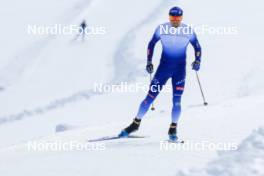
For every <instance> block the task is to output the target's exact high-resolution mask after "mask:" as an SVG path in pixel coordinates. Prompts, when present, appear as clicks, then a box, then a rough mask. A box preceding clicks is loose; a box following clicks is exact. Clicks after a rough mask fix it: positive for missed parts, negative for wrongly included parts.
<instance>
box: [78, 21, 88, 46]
mask: <svg viewBox="0 0 264 176" xmlns="http://www.w3.org/2000/svg"><path fill="white" fill-rule="evenodd" d="M86 27H87V24H86V21H85V20H83V21H82V23H81V24H80V29H79V33H80V34H79V35H81V36H82V41H83V42H84V38H85V35H86V33H85V30H86Z"/></svg>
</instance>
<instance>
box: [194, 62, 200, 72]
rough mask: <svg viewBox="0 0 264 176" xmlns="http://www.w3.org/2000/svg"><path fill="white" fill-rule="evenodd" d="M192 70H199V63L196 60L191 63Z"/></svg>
mask: <svg viewBox="0 0 264 176" xmlns="http://www.w3.org/2000/svg"><path fill="white" fill-rule="evenodd" d="M192 69H193V70H195V71H199V70H200V61H198V60H196V61H194V62H193V63H192Z"/></svg>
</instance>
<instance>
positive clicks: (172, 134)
mask: <svg viewBox="0 0 264 176" xmlns="http://www.w3.org/2000/svg"><path fill="white" fill-rule="evenodd" d="M168 135H169V141H171V142H177V141H178V136H177V123H171V125H170V128H169V132H168Z"/></svg>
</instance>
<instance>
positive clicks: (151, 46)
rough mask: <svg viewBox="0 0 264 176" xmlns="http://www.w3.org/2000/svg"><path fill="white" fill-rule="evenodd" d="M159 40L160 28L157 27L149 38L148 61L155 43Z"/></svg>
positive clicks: (150, 59) (150, 58)
mask: <svg viewBox="0 0 264 176" xmlns="http://www.w3.org/2000/svg"><path fill="white" fill-rule="evenodd" d="M159 40H160V30H159V27H157V28H156V30H155V33H154V34H153V36H152V38H151V40H150V41H149V43H148V51H147V58H148V62H152V56H153V52H154V48H155V45H156V43H157V42H158V41H159Z"/></svg>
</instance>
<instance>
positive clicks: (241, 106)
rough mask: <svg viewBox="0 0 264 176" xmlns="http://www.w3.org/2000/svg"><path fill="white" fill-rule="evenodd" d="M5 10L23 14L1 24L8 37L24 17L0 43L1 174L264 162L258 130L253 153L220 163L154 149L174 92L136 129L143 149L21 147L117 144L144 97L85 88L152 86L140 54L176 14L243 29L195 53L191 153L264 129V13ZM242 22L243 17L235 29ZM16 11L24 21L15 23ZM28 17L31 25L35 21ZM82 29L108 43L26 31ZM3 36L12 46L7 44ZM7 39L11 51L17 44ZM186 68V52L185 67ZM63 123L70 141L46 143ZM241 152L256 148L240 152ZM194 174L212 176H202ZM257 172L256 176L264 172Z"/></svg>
mask: <svg viewBox="0 0 264 176" xmlns="http://www.w3.org/2000/svg"><path fill="white" fill-rule="evenodd" d="M12 3H19V4H18V5H20V8H18V9H13V10H12V11H9V10H3V11H2V13H6V14H10V13H12V14H15V15H14V16H11V15H9V22H8V21H7V22H5V24H6V25H7V26H8V25H9V26H12V25H14V23H11V22H12V21H15V20H16V19H17V18H19V17H20V16H23V18H22V19H21V20H20V21H19V23H17V24H16V25H15V26H17V28H18V29H21V30H18V31H19V32H18V33H16V32H15V31H12V30H13V29H14V27H13V26H12V28H11V29H12V30H11V31H9V30H7V29H6V28H4V30H5V31H4V32H1V34H0V35H1V38H3V40H2V41H1V42H0V45H1V48H5V50H4V52H2V53H1V61H0V64H1V67H0V87H2V89H1V90H0V107H3V108H1V110H0V138H1V142H0V156H1V157H0V174H1V175H12V176H13V175H18V173H19V174H23V175H33V174H35V173H36V172H38V173H40V174H41V175H42V174H43V175H62V174H63V175H76V173H77V175H87V174H88V175H90V174H93V175H106V174H108V175H124V174H126V175H135V174H140V175H175V174H177V173H178V175H206V174H207V175H210V174H211V175H215V174H219V175H221V174H222V173H226V174H229V175H239V173H240V172H236V171H234V170H237V169H240V168H241V167H242V166H243V165H240V164H239V163H238V161H237V160H236V159H235V157H236V156H237V155H242V156H244V155H245V157H246V160H247V161H248V160H249V161H250V160H253V159H254V158H255V155H254V154H252V155H249V156H248V155H247V152H246V150H249V149H251V148H252V150H254V151H255V149H256V152H258V150H260V151H262V152H263V147H261V143H260V145H258V144H259V142H258V141H261V139H262V140H263V135H262V132H261V130H259V132H258V133H257V134H255V135H256V136H257V135H258V136H257V137H256V138H257V139H258V141H257V142H255V141H252V140H251V139H248V140H246V142H245V141H244V142H242V144H241V146H240V147H239V150H238V151H234V152H232V151H230V152H229V153H227V154H224V155H223V156H222V154H221V155H219V156H218V153H217V151H215V150H206V151H185V150H179V151H174V150H171V151H163V150H160V141H163V140H165V139H166V137H167V136H166V133H167V128H168V125H169V122H170V108H171V94H170V93H163V94H161V95H160V96H159V97H158V99H157V101H156V102H155V106H156V108H157V110H156V111H154V112H149V113H148V114H147V116H146V119H145V120H144V121H143V122H142V127H141V130H140V131H139V132H138V133H139V134H142V135H146V136H149V137H148V138H146V139H143V140H142V139H133V140H128V139H122V140H120V141H111V142H107V143H106V150H104V151H70V152H67V151H59V152H32V151H31V152H30V151H28V150H27V142H28V141H44V142H50V141H53V142H54V141H58V140H59V141H66V142H67V141H71V140H77V141H79V142H85V141H86V140H87V139H91V138H96V137H101V136H105V135H114V134H117V133H118V132H119V131H120V129H122V128H123V127H124V126H125V125H127V124H128V123H130V122H131V120H132V118H133V117H134V115H135V113H136V110H137V108H138V105H139V103H140V101H141V100H142V98H143V97H144V96H145V93H144V92H137V93H111V94H98V93H95V92H93V90H92V88H93V83H94V82H102V83H110V84H111V83H119V82H121V81H128V82H130V83H136V82H143V83H145V84H148V81H149V80H148V75H147V74H146V73H145V72H144V67H145V59H146V45H147V42H148V40H149V39H150V37H151V35H152V32H153V30H154V28H155V27H156V26H157V25H158V24H160V23H163V22H165V21H167V11H168V9H169V8H170V7H172V6H173V5H179V6H181V7H182V8H183V9H184V11H185V16H184V21H185V22H186V23H189V24H194V25H199V24H209V25H215V26H221V25H224V26H229V25H230V26H233V25H234V26H237V27H238V29H239V33H238V35H236V36H215V35H200V36H199V39H200V42H201V45H202V47H203V58H202V59H203V61H202V69H201V71H200V76H201V81H202V83H203V86H204V88H205V92H206V97H207V98H208V101H209V106H208V107H201V106H197V105H200V104H201V97H200V93H199V89H198V85H197V82H196V80H195V75H194V73H193V71H191V70H190V69H189V70H188V77H187V85H186V91H185V94H184V98H183V114H182V117H181V121H180V127H179V135H180V136H181V137H183V138H184V139H185V140H186V141H189V142H201V141H210V142H213V143H217V142H227V143H228V142H229V143H237V144H238V143H240V142H241V141H242V140H243V139H244V138H245V137H246V136H248V135H249V134H250V133H251V131H252V130H253V129H256V128H258V127H259V125H261V124H263V122H264V120H263V118H261V114H262V113H261V109H262V106H263V103H264V92H263V88H264V83H263V81H261V80H262V78H261V77H262V75H263V73H264V70H263V67H262V63H263V61H262V60H261V55H260V54H259V53H260V51H261V49H262V48H261V47H262V46H261V43H260V42H261V39H260V36H259V33H260V31H261V29H262V28H263V24H259V23H258V22H259V21H256V20H255V19H257V18H258V17H259V16H261V15H263V12H262V11H261V9H260V8H261V5H263V4H262V2H255V3H250V2H244V3H241V2H240V1H232V2H229V1H226V0H225V1H219V2H212V1H209V0H202V1H199V2H193V1H161V0H151V1H150V0H146V1H144V4H143V5H142V3H143V2H142V1H139V0H136V1H133V2H130V1H121V0H109V1H102V0H92V1H84V0H82V1H80V0H78V1H77V0H74V1H69V2H67V3H65V2H62V1H55V2H54V1H45V2H44V1H43V2H42V3H36V2H34V1H30V0H27V1H25V2H24V3H22V2H19V1H18V2H15V1H10V2H8V3H7V2H6V3H5V4H4V6H3V7H1V8H3V9H11V4H12ZM25 4H26V5H25ZM28 4H30V7H29V6H28ZM50 4H52V6H51V5H50ZM203 4H206V8H205V6H204V5H203ZM238 4H239V8H238ZM50 7H52V8H50ZM32 9H33V10H32ZM223 9H224V10H223ZM1 10H2V9H1ZM47 11H48V12H49V13H48V15H47V13H46V12H47ZM223 11H224V12H225V13H223ZM245 11H250V12H251V13H250V15H243V18H242V15H241V14H244V13H245ZM23 12H27V13H28V14H25V15H21V14H23ZM35 13H37V14H38V15H36V16H34V15H32V14H35ZM1 18H3V17H1ZM84 18H85V19H86V20H87V22H88V24H90V25H91V24H92V25H103V26H105V27H106V29H107V35H104V36H91V37H89V38H88V39H87V40H86V41H85V42H84V43H81V42H78V41H76V42H72V38H73V36H59V37H49V36H48V37H32V36H27V35H26V34H25V31H23V29H24V28H25V25H26V24H28V23H40V24H47V23H48V24H49V23H61V24H73V23H74V24H78V23H79V22H80V21H81V20H82V19H84ZM10 21H11V22H10ZM255 26H256V27H255ZM9 32H10V33H13V34H14V35H11V36H7V35H5V33H9ZM10 40H13V41H18V42H15V44H13V43H14V42H10ZM253 44H254V46H253ZM160 50H161V47H160V45H158V46H156V51H155V55H154V60H155V65H156V66H157V64H158V60H159V55H160ZM2 58H3V59H2ZM192 60H193V50H192V48H191V47H190V49H189V50H188V63H189V64H190V63H191V61H192ZM168 83H169V81H168ZM61 123H66V124H70V126H72V128H73V129H74V130H70V131H66V132H64V133H54V132H55V127H56V126H57V125H58V124H61ZM255 133H256V132H255ZM253 137H254V136H253ZM247 145H252V147H250V148H247V147H246V149H243V146H247ZM241 148H242V149H241ZM215 157H219V158H220V159H215ZM229 158H231V161H230V167H227V168H226V167H225V165H224V164H225V161H226V160H228V159H229ZM210 161H211V162H210ZM207 162H209V164H207V165H206V163H207ZM256 162H257V163H256V165H254V164H252V166H248V164H247V162H245V165H247V166H248V167H249V168H252V167H258V166H259V165H260V164H261V162H263V161H261V160H258V159H256ZM211 163H213V164H211ZM242 163H243V162H242ZM218 165H220V166H219V167H220V169H219V168H217V166H218ZM14 168H16V169H15V170H14ZM137 168H138V169H137ZM192 168H195V170H193V169H192ZM199 168H206V170H209V171H208V172H207V173H204V171H201V170H200V169H199ZM244 168H245V170H250V169H246V168H247V167H244ZM182 170H184V171H182ZM256 170H258V172H257V174H259V175H261V173H263V172H261V170H259V169H258V168H256ZM128 171H129V172H128ZM218 172H220V173H218ZM250 174H251V172H250V171H249V172H248V175H250Z"/></svg>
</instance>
